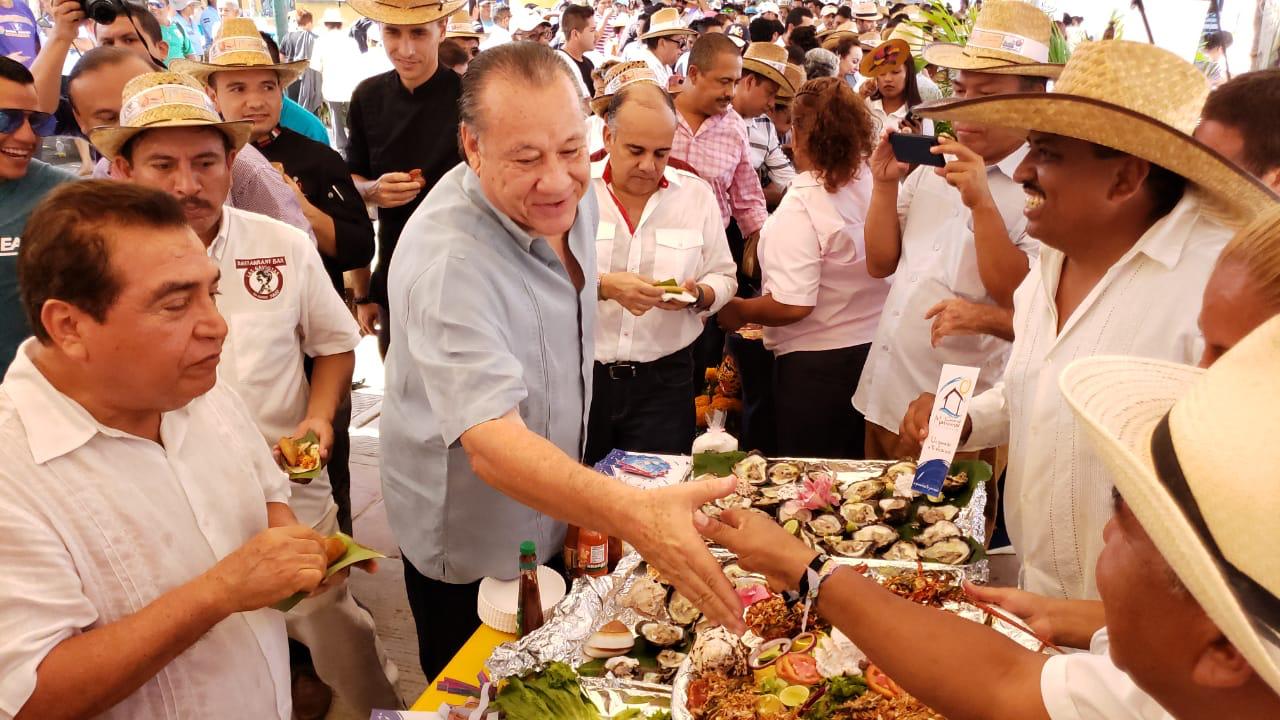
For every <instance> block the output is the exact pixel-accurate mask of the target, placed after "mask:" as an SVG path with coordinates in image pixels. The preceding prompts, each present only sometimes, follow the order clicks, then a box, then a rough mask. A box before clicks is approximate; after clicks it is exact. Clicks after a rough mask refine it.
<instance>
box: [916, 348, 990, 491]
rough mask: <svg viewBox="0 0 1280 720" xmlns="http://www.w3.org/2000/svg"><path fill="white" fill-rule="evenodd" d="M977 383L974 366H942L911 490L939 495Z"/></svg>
mask: <svg viewBox="0 0 1280 720" xmlns="http://www.w3.org/2000/svg"><path fill="white" fill-rule="evenodd" d="M977 382H978V368H976V367H966V366H964V365H943V366H942V376H941V377H939V378H938V392H937V393H936V394H935V395H934V397H933V413H932V414H930V415H929V437H928V438H926V439H925V441H924V447H923V448H921V449H920V461H919V462H918V463H917V464H916V477H915V481H914V482H913V483H912V484H911V489H912V490H915V491H916V492H919V493H924V494H925V495H929V496H931V497H936V496H938V495H941V494H942V483H943V481H945V480H946V479H947V471H948V470H950V469H951V461H952V460H953V459H955V456H956V448H958V447H960V433H961V432H962V431H963V430H964V420H965V418H967V417H969V400H971V399H972V398H973V388H974V385H976V384H977Z"/></svg>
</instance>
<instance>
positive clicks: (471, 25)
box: [444, 9, 485, 40]
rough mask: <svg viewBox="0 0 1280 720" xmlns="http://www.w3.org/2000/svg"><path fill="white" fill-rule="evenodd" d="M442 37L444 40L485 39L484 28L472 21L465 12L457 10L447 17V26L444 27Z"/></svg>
mask: <svg viewBox="0 0 1280 720" xmlns="http://www.w3.org/2000/svg"><path fill="white" fill-rule="evenodd" d="M444 36H445V37H446V38H474V39H476V40H479V39H481V38H483V37H485V32H484V26H483V25H481V24H480V23H478V22H476V21H474V20H472V19H471V15H470V14H469V13H467V11H466V10H463V9H459V10H458V11H457V12H455V13H454V14H452V15H450V16H449V24H448V25H447V26H446V27H445V31H444Z"/></svg>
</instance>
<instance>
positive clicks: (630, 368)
mask: <svg viewBox="0 0 1280 720" xmlns="http://www.w3.org/2000/svg"><path fill="white" fill-rule="evenodd" d="M635 376H636V366H635V364H633V363H615V364H613V365H610V366H609V379H610V380H631V379H633V378H635Z"/></svg>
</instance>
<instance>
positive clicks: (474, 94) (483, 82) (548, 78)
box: [458, 42, 577, 133]
mask: <svg viewBox="0 0 1280 720" xmlns="http://www.w3.org/2000/svg"><path fill="white" fill-rule="evenodd" d="M495 79H505V80H507V81H509V82H511V83H512V84H514V85H516V86H518V87H548V86H550V85H553V84H554V83H556V82H558V81H561V80H567V81H569V85H570V86H571V87H574V88H576V87H577V80H575V79H574V77H573V75H572V74H571V71H570V70H569V66H568V64H567V63H565V61H563V60H561V59H560V58H558V57H556V51H555V50H552V49H551V48H549V47H547V46H546V45H543V44H542V43H536V42H510V43H503V44H501V45H498V46H496V47H492V48H490V49H488V50H485V51H484V52H482V53H480V54H479V55H477V56H476V58H475V59H474V60H472V61H471V64H470V65H468V66H467V74H466V75H463V76H462V98H461V99H460V100H458V120H459V122H460V123H461V124H463V125H466V126H467V127H468V128H470V129H471V132H473V133H479V132H480V131H481V130H483V128H484V121H483V110H482V101H481V98H482V97H483V95H484V91H485V88H486V87H488V86H489V85H490V83H492V82H493V81H494V80H495ZM575 94H576V92H575Z"/></svg>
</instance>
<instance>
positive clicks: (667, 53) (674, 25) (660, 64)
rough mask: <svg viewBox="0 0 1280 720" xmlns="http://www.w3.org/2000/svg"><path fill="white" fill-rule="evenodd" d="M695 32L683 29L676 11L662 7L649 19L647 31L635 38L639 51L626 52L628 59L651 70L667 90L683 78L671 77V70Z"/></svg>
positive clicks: (682, 22)
mask: <svg viewBox="0 0 1280 720" xmlns="http://www.w3.org/2000/svg"><path fill="white" fill-rule="evenodd" d="M696 36H697V33H696V32H694V31H693V30H690V29H689V28H688V27H686V26H685V24H684V21H683V20H681V19H680V11H679V10H676V9H675V8H662V9H661V10H659V11H657V12H655V13H654V14H653V16H652V17H650V18H649V30H648V31H647V32H645V33H644V34H642V35H640V36H639V37H637V38H636V41H637V43H638V44H639V46H640V47H639V48H638V49H637V50H636V52H635V53H628V59H630V60H644V61H645V62H646V63H648V64H649V69H650V70H653V75H654V77H656V78H657V79H658V83H659V84H661V85H662V87H664V88H666V89H667V90H668V91H670V90H673V89H674V88H676V87H679V85H680V84H681V82H682V81H683V78H681V77H679V76H676V75H673V74H672V72H671V67H672V66H673V65H675V64H676V61H677V60H679V59H680V56H681V55H682V54H683V53H684V51H685V50H686V49H687V48H688V43H689V42H690V40H692V38H694V37H696Z"/></svg>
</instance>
